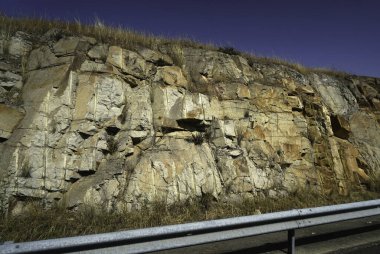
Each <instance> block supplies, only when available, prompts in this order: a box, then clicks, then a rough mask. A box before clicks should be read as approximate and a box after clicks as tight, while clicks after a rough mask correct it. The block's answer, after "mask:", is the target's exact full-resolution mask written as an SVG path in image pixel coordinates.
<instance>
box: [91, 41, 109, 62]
mask: <svg viewBox="0 0 380 254" xmlns="http://www.w3.org/2000/svg"><path fill="white" fill-rule="evenodd" d="M87 55H88V56H89V57H90V58H92V59H98V60H102V61H105V60H106V59H107V55H108V45H105V44H100V45H96V46H94V47H92V48H91V49H90V50H89V51H88V53H87Z"/></svg>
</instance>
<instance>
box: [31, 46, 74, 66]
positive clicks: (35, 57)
mask: <svg viewBox="0 0 380 254" xmlns="http://www.w3.org/2000/svg"><path fill="white" fill-rule="evenodd" d="M29 59H30V60H29V61H28V63H27V66H26V69H27V70H28V71H31V70H36V69H42V68H46V67H50V66H57V65H62V64H69V63H71V62H72V61H73V59H74V57H73V56H63V57H56V56H55V55H54V54H53V52H51V50H50V48H49V47H47V46H42V47H40V48H37V49H34V50H33V51H32V52H31V53H30V56H29Z"/></svg>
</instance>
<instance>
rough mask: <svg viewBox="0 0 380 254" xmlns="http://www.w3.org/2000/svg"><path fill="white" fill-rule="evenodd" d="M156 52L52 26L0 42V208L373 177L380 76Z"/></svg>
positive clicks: (226, 193)
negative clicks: (305, 70)
mask: <svg viewBox="0 0 380 254" xmlns="http://www.w3.org/2000/svg"><path fill="white" fill-rule="evenodd" d="M0 34H2V35H1V36H3V33H0ZM32 42H33V43H32ZM32 48H33V50H32ZM158 48H160V50H161V49H162V48H165V47H164V46H162V47H158ZM162 51H163V52H160V51H158V50H157V48H156V49H148V48H143V47H136V48H135V49H131V48H129V49H125V48H122V47H119V46H117V45H113V46H109V45H106V44H100V43H98V42H97V41H96V40H95V39H93V38H87V37H68V36H66V35H65V34H64V33H62V31H58V30H54V29H53V30H51V31H49V32H48V33H46V34H45V36H43V37H42V38H41V39H39V38H34V39H33V40H32V36H30V35H27V34H25V33H22V32H17V33H15V34H12V35H10V36H8V37H6V38H5V37H4V36H3V37H1V39H0V54H6V57H5V58H0V154H1V155H0V183H1V184H0V193H2V195H1V200H0V201H1V202H0V203H1V204H3V206H4V208H5V209H8V208H10V209H11V210H12V209H13V211H10V212H12V213H19V212H22V210H23V209H26V208H25V207H26V205H25V204H24V203H25V202H24V201H23V200H24V199H25V198H27V197H31V198H34V199H41V200H44V203H45V204H46V205H47V206H49V205H52V204H54V203H56V202H60V203H61V204H62V205H65V206H66V207H68V208H70V209H80V208H81V207H82V206H83V205H90V206H95V207H98V208H101V209H103V208H104V209H108V210H115V209H124V208H127V209H138V208H141V207H142V206H143V205H145V204H149V203H150V202H153V201H156V200H161V201H164V202H166V203H168V204H171V203H175V202H178V201H184V200H186V199H189V198H194V197H200V196H202V195H205V194H211V195H213V196H214V197H215V198H216V199H219V198H223V199H224V198H227V199H228V198H230V199H236V198H241V197H248V198H250V197H252V198H253V197H257V196H260V197H263V196H267V197H282V196H284V195H288V194H290V193H292V192H297V191H299V190H301V189H302V190H310V191H319V192H321V193H323V194H329V193H333V192H334V193H340V194H342V195H347V194H348V193H349V192H350V191H351V190H352V189H355V188H365V186H370V184H371V181H373V180H374V179H375V178H376V177H380V171H379V168H380V145H379V144H380V127H379V123H380V112H379V110H380V102H379V101H380V95H379V94H380V89H379V85H380V79H375V78H369V77H356V76H349V77H347V78H336V77H333V76H329V75H327V74H321V73H311V74H307V75H306V74H305V75H304V74H301V73H299V72H297V71H296V70H294V69H292V68H291V67H288V66H284V65H280V64H263V63H260V62H254V61H253V60H252V59H250V61H249V63H248V61H247V59H245V58H244V56H243V55H242V56H240V55H234V56H231V55H228V54H225V53H222V52H217V51H212V50H205V49H196V48H181V49H180V51H181V52H180V53H181V54H180V55H177V56H176V55H175V53H176V52H171V51H170V50H168V49H167V48H166V50H162ZM177 53H178V52H177ZM169 55H170V57H169ZM4 59H11V60H10V61H8V60H7V62H6V61H5V60H4ZM174 60H175V61H174ZM174 63H175V64H176V65H174ZM177 65H181V66H180V67H179V66H177ZM20 66H21V67H20ZM9 200H15V202H12V206H9V204H8V202H9Z"/></svg>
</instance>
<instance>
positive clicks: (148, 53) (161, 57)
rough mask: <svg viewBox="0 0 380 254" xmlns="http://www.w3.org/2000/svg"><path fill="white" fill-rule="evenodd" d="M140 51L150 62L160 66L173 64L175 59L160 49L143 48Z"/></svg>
mask: <svg viewBox="0 0 380 254" xmlns="http://www.w3.org/2000/svg"><path fill="white" fill-rule="evenodd" d="M138 53H139V54H140V55H141V56H142V57H143V58H144V59H145V60H146V61H148V62H152V63H154V64H156V65H158V66H163V65H173V60H172V59H171V58H170V56H168V55H165V54H162V53H160V52H158V51H155V50H151V49H147V48H141V49H139V50H138Z"/></svg>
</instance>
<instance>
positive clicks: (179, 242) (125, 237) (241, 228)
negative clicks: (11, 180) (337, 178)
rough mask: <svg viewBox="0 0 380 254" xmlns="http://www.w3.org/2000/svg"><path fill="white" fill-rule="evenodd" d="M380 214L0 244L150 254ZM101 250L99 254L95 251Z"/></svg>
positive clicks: (248, 220) (306, 214) (373, 209)
mask: <svg viewBox="0 0 380 254" xmlns="http://www.w3.org/2000/svg"><path fill="white" fill-rule="evenodd" d="M375 215H380V199H377V200H370V201H363V202H357V203H349V204H341V205H332V206H323V207H315V208H306V209H294V210H289V211H284V212H275V213H268V214H261V215H252V216H244V217H235V218H228V219H220V220H210V221H202V222H194V223H186V224H179V225H170V226H163V227H154V228H144V229H137V230H128V231H122V232H113V233H103V234H95V235H86V236H77V237H67V238H59V239H50V240H42V241H33V242H25V243H6V244H3V245H0V253H70V252H80V253H146V252H153V251H162V250H170V249H176V248H183V247H189V246H194V245H199V244H206V243H212V242H220V241H226V240H232V239H237V238H242V237H249V236H255V235H261V234H268V233H274V232H280V231H288V244H289V246H288V253H294V251H295V230H296V229H300V228H305V227H311V226H317V225H322V224H328V223H334V222H340V221H346V220H353V219H359V218H365V217H369V216H375ZM96 250H97V251H96Z"/></svg>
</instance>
